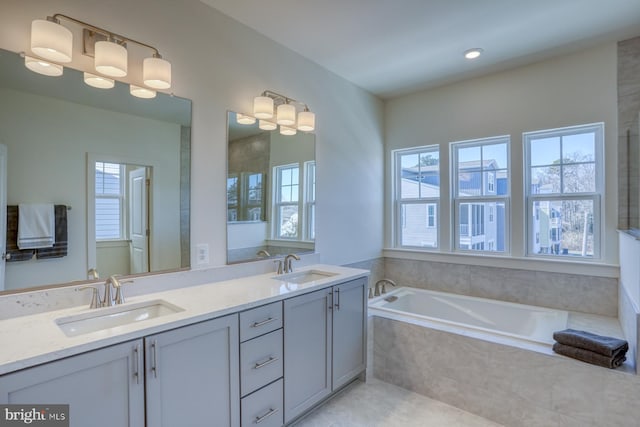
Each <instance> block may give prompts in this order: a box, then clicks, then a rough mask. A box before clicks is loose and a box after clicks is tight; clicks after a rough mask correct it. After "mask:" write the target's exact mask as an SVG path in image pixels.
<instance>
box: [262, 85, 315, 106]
mask: <svg viewBox="0 0 640 427" xmlns="http://www.w3.org/2000/svg"><path fill="white" fill-rule="evenodd" d="M262 96H268V97H269V98H272V99H273V101H274V103H275V104H276V105H278V104H298V105H301V106H303V107H304V111H309V106H308V105H307V104H305V103H304V102H300V101H298V100H295V99H293V98H289V97H288V96H285V95H282V94H279V93H278V92H274V91H272V90H265V91H264V92H262Z"/></svg>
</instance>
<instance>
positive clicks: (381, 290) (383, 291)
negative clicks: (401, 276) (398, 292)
mask: <svg viewBox="0 0 640 427" xmlns="http://www.w3.org/2000/svg"><path fill="white" fill-rule="evenodd" d="M385 283H388V284H390V285H391V286H397V285H396V282H394V281H393V280H391V279H380V280H378V281H377V282H376V289H375V292H374V293H373V296H375V297H379V296H380V295H381V294H386V293H387V289H386V288H385ZM380 285H382V288H381V287H380Z"/></svg>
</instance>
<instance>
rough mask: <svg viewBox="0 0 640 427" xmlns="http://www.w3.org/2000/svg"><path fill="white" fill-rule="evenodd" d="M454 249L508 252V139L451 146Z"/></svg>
mask: <svg viewBox="0 0 640 427" xmlns="http://www.w3.org/2000/svg"><path fill="white" fill-rule="evenodd" d="M451 152H452V168H451V169H452V174H453V180H452V181H453V191H452V194H453V198H452V200H453V207H454V212H455V222H454V230H455V231H454V232H455V242H456V245H455V247H456V249H458V250H471V251H490V252H507V251H508V241H509V235H508V230H509V226H508V223H507V221H508V218H509V214H508V211H509V137H507V136H504V137H495V138H487V139H479V140H473V141H462V142H454V143H452V144H451Z"/></svg>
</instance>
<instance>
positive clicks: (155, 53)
mask: <svg viewBox="0 0 640 427" xmlns="http://www.w3.org/2000/svg"><path fill="white" fill-rule="evenodd" d="M60 18H62V19H65V20H67V21H71V22H73V23H75V24H78V25H80V26H82V27H85V28H86V29H88V30H90V31H93V32H96V33H100V34H102V35H104V36H106V37H107V38H110V39H114V40H116V41H118V42H120V43H123V42H126V43H134V44H137V45H138V46H142V47H145V48H147V49H150V50H152V51H153V57H154V58H162V56H161V55H160V52H159V51H158V49H156V48H155V47H153V46H151V45H148V44H146V43H142V42H139V41H137V40H134V39H131V38H129V37H125V36H123V35H120V34H117V33H112V32H111V31H107V30H105V29H104V28H100V27H96V26H95V25H91V24H89V23H87V22H84V21H81V20H79V19H75V18H72V17H70V16H67V15H64V14H62V13H56V14H55V15H53V16H47V21H52V22H55V23H57V24H59V23H60Z"/></svg>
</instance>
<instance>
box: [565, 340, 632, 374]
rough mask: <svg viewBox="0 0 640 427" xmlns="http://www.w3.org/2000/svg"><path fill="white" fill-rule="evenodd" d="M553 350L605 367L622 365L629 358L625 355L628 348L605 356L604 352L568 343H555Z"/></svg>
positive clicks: (611, 367)
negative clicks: (600, 352) (596, 351)
mask: <svg viewBox="0 0 640 427" xmlns="http://www.w3.org/2000/svg"><path fill="white" fill-rule="evenodd" d="M553 351H555V352H556V353H558V354H562V355H564V356H567V357H571V358H573V359H577V360H581V361H583V362H587V363H591V364H592V365H598V366H604V367H605V368H610V369H613V368H617V367H619V366H621V365H622V364H623V363H624V361H625V360H627V358H626V357H625V356H624V354H625V352H626V350H625V351H624V352H618V353H616V354H615V355H613V356H603V355H602V354H599V353H595V352H593V351H589V350H585V349H583V348H577V347H571V346H568V345H564V344H560V343H555V344H554V345H553Z"/></svg>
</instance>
